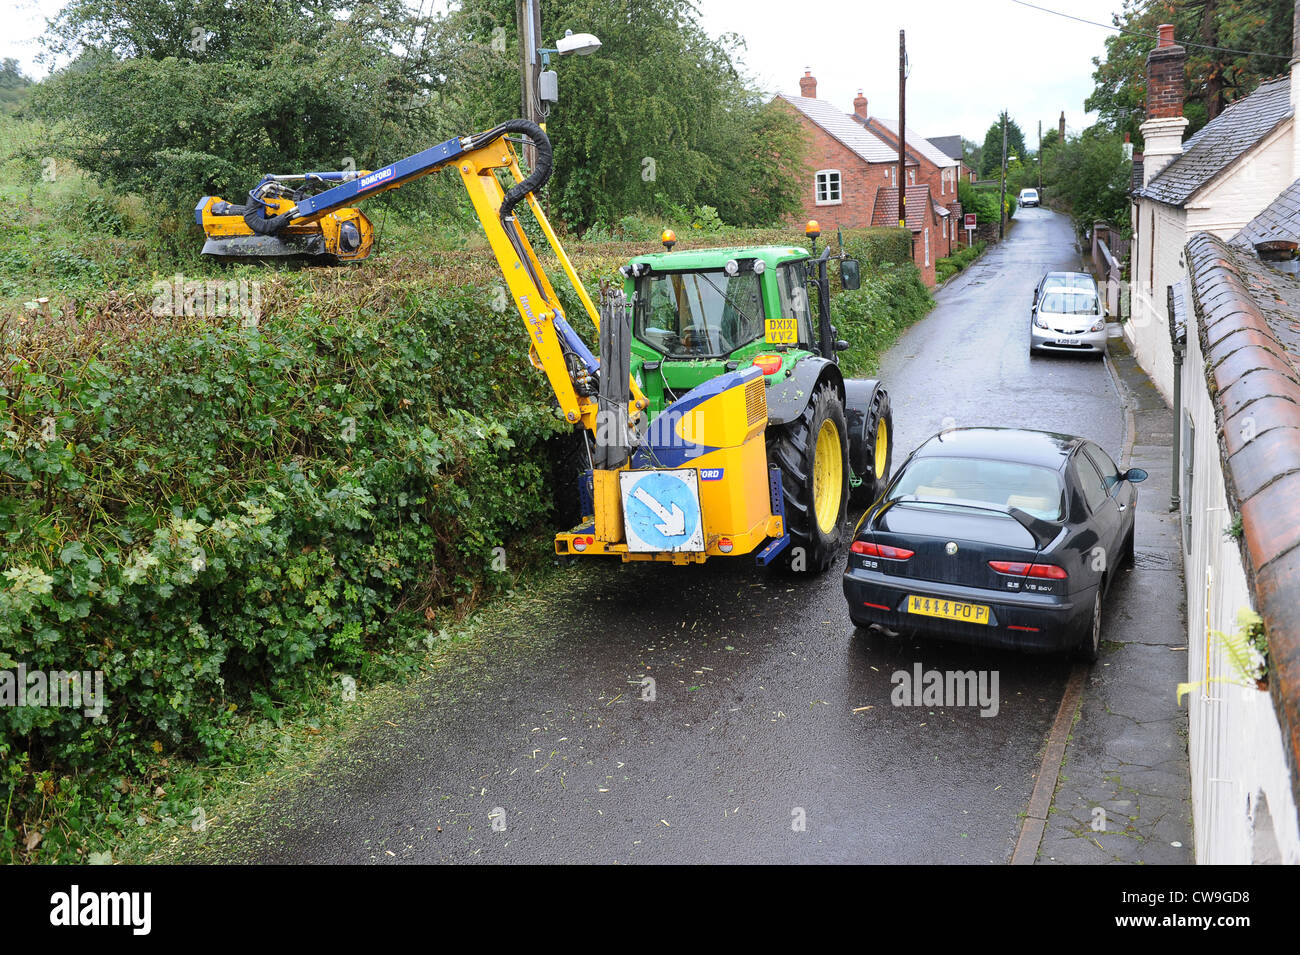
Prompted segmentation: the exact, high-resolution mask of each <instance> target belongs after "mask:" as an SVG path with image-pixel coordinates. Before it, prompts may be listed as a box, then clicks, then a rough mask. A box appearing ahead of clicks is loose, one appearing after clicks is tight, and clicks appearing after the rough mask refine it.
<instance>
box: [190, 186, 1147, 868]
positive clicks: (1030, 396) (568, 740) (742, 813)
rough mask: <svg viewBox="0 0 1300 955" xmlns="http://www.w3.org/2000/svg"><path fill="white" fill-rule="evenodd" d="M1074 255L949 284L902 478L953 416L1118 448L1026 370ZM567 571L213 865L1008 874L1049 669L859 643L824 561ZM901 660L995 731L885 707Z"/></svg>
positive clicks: (1055, 687) (1098, 397)
mask: <svg viewBox="0 0 1300 955" xmlns="http://www.w3.org/2000/svg"><path fill="white" fill-rule="evenodd" d="M1078 264H1079V256H1078V253H1077V251H1076V249H1075V246H1074V241H1073V236H1072V233H1071V229H1070V225H1069V223H1068V220H1066V219H1065V218H1063V217H1061V216H1058V215H1056V214H1055V213H1052V212H1051V211H1049V210H1046V209H1041V208H1039V209H1025V210H1021V211H1020V212H1019V214H1018V216H1017V223H1016V225H1015V227H1014V228H1013V229H1012V230H1011V231H1010V233H1009V235H1008V238H1007V240H1006V241H1005V242H1004V243H1003V244H1001V245H999V246H996V247H994V248H992V249H991V250H990V251H989V252H988V253H987V254H986V255H985V256H984V258H983V259H982V260H980V261H979V262H978V263H977V264H975V265H974V266H972V267H971V268H970V269H969V270H968V271H967V272H966V273H965V274H963V275H960V276H958V277H957V278H956V279H955V280H953V281H952V282H950V283H949V285H948V287H946V288H944V289H943V290H941V291H940V292H939V293H938V296H937V299H938V303H939V304H938V307H937V308H935V310H934V311H933V313H932V314H931V315H930V316H929V317H928V318H926V319H925V320H924V321H923V322H921V323H920V324H918V325H917V326H916V327H914V328H913V329H911V330H910V331H909V332H908V333H907V334H906V335H905V336H904V337H903V338H902V339H901V340H900V342H899V343H898V344H897V346H896V347H895V348H893V349H892V350H891V351H890V352H889V354H888V355H887V356H886V357H885V359H884V361H883V364H882V368H881V378H882V379H883V380H884V381H885V383H886V384H887V386H888V387H889V389H890V392H891V394H892V396H893V406H894V423H895V435H896V438H897V444H896V447H895V458H894V463H895V467H897V466H898V465H899V464H901V463H902V460H903V457H904V456H905V453H906V452H907V451H910V450H911V449H912V448H913V447H915V446H916V445H917V444H919V443H920V442H921V441H922V440H924V439H925V438H927V437H928V436H929V435H931V434H932V433H934V432H935V431H937V430H939V429H940V428H941V427H942V426H944V425H945V424H946V425H954V424H956V425H963V426H964V425H1011V426H1022V427H1033V428H1043V429H1048V430H1061V431H1067V432H1072V433H1077V434H1084V435H1087V436H1089V437H1091V438H1093V439H1095V440H1097V441H1098V442H1099V443H1100V444H1101V445H1102V446H1103V447H1105V448H1106V449H1107V450H1108V451H1110V452H1111V454H1112V455H1113V456H1115V457H1117V458H1118V457H1119V455H1120V451H1121V444H1122V442H1123V439H1124V416H1123V410H1122V407H1121V403H1120V399H1119V397H1118V395H1117V393H1116V391H1115V389H1114V386H1113V385H1112V382H1111V379H1110V375H1109V373H1108V372H1107V370H1106V367H1105V365H1104V364H1103V363H1101V362H1098V361H1096V360H1090V359H1075V358H1072V357H1055V356H1053V357H1044V358H1035V359H1033V360H1032V362H1031V360H1030V359H1029V357H1028V352H1027V339H1028V312H1029V304H1030V300H1031V298H1032V294H1033V288H1034V285H1035V283H1036V282H1037V280H1038V279H1039V278H1040V277H1041V275H1042V274H1043V273H1044V272H1045V271H1048V270H1049V269H1053V268H1067V269H1070V268H1077V267H1078ZM571 579H572V581H573V589H572V590H566V591H564V592H561V593H559V594H553V595H550V596H548V597H547V598H546V599H545V600H544V601H541V602H535V603H533V604H529V603H527V602H524V603H521V604H520V605H519V606H518V607H514V608H506V609H503V611H502V612H501V613H500V614H497V615H495V616H494V615H492V614H489V620H490V621H495V622H492V623H490V624H489V625H488V627H487V628H486V632H485V633H484V634H483V635H482V638H481V639H480V640H479V641H478V642H477V643H476V645H475V647H474V648H472V649H469V650H467V651H465V653H464V654H462V656H461V658H460V659H458V660H457V661H456V665H454V666H451V667H448V668H447V669H445V670H444V671H440V672H439V673H438V674H437V675H435V676H433V677H431V678H428V679H427V681H426V683H425V685H423V686H421V688H420V700H419V702H418V703H414V704H411V705H408V706H404V707H401V708H400V711H395V712H394V713H393V714H392V715H391V717H390V722H391V723H392V724H396V725H395V726H394V725H388V723H384V722H382V721H380V722H378V723H377V725H376V726H375V727H374V728H373V729H369V730H367V731H366V732H364V733H363V734H361V735H360V736H359V737H358V739H357V740H356V741H355V742H354V743H353V745H352V748H351V750H350V751H349V752H348V753H347V754H346V756H344V757H341V758H338V759H336V760H334V761H332V762H330V763H327V764H326V765H325V766H323V767H321V768H320V770H319V771H318V772H317V773H316V774H315V776H314V777H313V778H312V779H310V780H308V781H307V782H305V783H303V784H301V785H300V786H299V787H298V788H297V789H296V790H295V791H293V792H290V793H286V794H283V795H282V796H281V797H280V798H277V799H275V800H274V805H268V806H266V807H265V811H264V812H262V813H260V814H259V821H257V822H255V823H253V824H252V825H251V826H250V827H248V828H241V831H240V832H239V833H237V834H236V833H229V832H228V833H225V834H223V836H222V837H221V843H222V844H221V847H220V849H219V850H217V851H218V852H219V853H220V855H221V857H222V858H223V859H226V860H229V861H259V862H279V863H340V862H357V863H368V862H380V863H385V862H491V863H504V862H515V863H518V862H551V863H560V862H566V863H568V862H605V863H627V862H891V863H904V862H908V863H910V862H938V863H951V862H971V863H1002V862H1006V861H1007V860H1008V859H1009V858H1010V856H1011V852H1012V849H1013V847H1014V844H1015V840H1016V836H1017V834H1018V831H1019V824H1020V818H1019V815H1020V814H1021V813H1022V812H1023V811H1024V810H1025V807H1026V804H1027V802H1028V800H1029V795H1030V791H1031V789H1032V787H1033V783H1034V774H1035V773H1036V772H1037V770H1038V764H1039V759H1040V757H1041V754H1042V748H1043V745H1044V740H1045V738H1046V736H1047V734H1048V730H1049V728H1050V725H1051V722H1052V719H1053V716H1054V715H1055V711H1056V708H1057V705H1058V703H1059V700H1060V697H1061V694H1062V691H1063V688H1064V685H1065V681H1066V677H1067V675H1068V673H1069V667H1070V665H1069V662H1068V661H1067V660H1065V659H1064V658H1060V657H1050V656H1038V657H1035V656H1022V655H1017V654H1013V653H1003V652H998V651H991V650H977V649H969V648H965V647H961V646H954V645H945V644H941V643H933V642H925V643H914V642H912V641H910V640H890V639H888V638H885V637H883V636H879V635H874V634H866V633H860V632H859V633H856V634H855V632H854V629H853V627H852V625H851V623H850V622H849V618H848V614H847V610H846V608H845V604H844V597H843V594H842V591H841V584H840V574H839V572H838V570H832V571H831V572H828V573H827V574H825V575H824V576H823V577H821V578H819V579H815V580H812V581H795V580H789V579H786V578H781V577H773V576H769V575H767V574H765V573H763V572H760V571H757V570H755V569H754V568H753V567H752V565H751V564H750V563H749V561H748V560H737V561H735V562H731V563H724V562H721V561H713V562H710V563H709V564H707V565H705V566H704V567H702V568H698V567H697V568H677V567H666V566H651V565H627V566H620V565H609V564H605V565H602V566H600V567H592V566H582V567H579V568H576V569H574V570H572V571H571ZM506 603H508V601H507V602H506ZM1108 616H1111V614H1108ZM917 664H920V665H921V666H922V667H923V669H927V670H928V669H939V670H946V669H957V670H969V669H975V670H987V671H995V672H996V673H997V676H998V698H999V702H998V709H997V713H996V715H990V716H981V715H980V711H979V709H978V708H976V707H965V708H949V709H944V708H940V707H895V706H893V705H891V701H890V694H891V691H892V690H893V688H894V687H893V684H892V683H891V680H890V677H891V674H892V673H894V672H895V671H897V670H905V671H908V672H909V673H910V672H912V671H913V668H914V666H915V665H917ZM646 677H651V678H653V680H654V681H655V685H654V689H655V694H654V697H655V698H654V699H653V700H647V699H642V695H643V681H644V679H645V678H646ZM498 810H499V813H498V812H497V811H498ZM494 820H495V822H496V828H494V825H493V823H494ZM801 824H802V825H801ZM205 861H206V860H205Z"/></svg>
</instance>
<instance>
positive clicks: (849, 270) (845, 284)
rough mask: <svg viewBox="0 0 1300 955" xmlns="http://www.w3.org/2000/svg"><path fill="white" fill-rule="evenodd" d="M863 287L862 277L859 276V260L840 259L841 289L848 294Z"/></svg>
mask: <svg viewBox="0 0 1300 955" xmlns="http://www.w3.org/2000/svg"><path fill="white" fill-rule="evenodd" d="M861 287H862V277H861V276H860V275H859V274H858V260H857V259H840V288H842V289H844V291H846V292H856V291H857V290H858V289H860V288H861Z"/></svg>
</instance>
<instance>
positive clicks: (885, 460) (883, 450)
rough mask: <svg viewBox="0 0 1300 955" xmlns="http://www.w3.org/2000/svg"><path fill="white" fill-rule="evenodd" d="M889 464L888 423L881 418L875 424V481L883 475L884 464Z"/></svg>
mask: <svg viewBox="0 0 1300 955" xmlns="http://www.w3.org/2000/svg"><path fill="white" fill-rule="evenodd" d="M887 464H889V425H888V424H886V423H885V419H884V418H881V419H880V422H879V424H877V425H876V472H875V478H876V480H877V481H880V480H883V479H884V477H885V466H886V465H887Z"/></svg>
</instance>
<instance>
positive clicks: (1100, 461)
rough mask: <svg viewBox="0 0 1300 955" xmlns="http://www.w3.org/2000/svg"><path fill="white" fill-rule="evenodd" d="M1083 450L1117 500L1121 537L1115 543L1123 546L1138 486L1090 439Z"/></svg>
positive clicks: (1131, 522) (1132, 513) (1131, 521)
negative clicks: (1125, 478) (1126, 477)
mask: <svg viewBox="0 0 1300 955" xmlns="http://www.w3.org/2000/svg"><path fill="white" fill-rule="evenodd" d="M1083 450H1084V453H1085V454H1087V455H1088V458H1089V460H1091V461H1092V463H1093V464H1094V465H1095V466H1096V468H1097V471H1098V472H1099V473H1100V474H1101V477H1102V480H1104V481H1105V482H1106V487H1107V489H1108V490H1109V491H1110V496H1111V498H1112V499H1113V500H1114V501H1115V508H1116V510H1118V511H1119V516H1120V522H1119V523H1120V526H1119V537H1118V538H1117V539H1116V540H1115V542H1114V544H1115V547H1117V548H1122V547H1123V545H1124V539H1125V537H1127V536H1128V532H1129V529H1130V528H1131V527H1132V526H1133V521H1134V505H1136V504H1137V488H1136V487H1134V486H1133V484H1132V483H1131V482H1129V481H1126V480H1124V475H1123V474H1122V473H1121V472H1120V469H1119V466H1118V465H1117V464H1116V463H1115V462H1114V460H1112V459H1111V456H1110V455H1109V454H1107V453H1106V452H1105V451H1104V450H1102V448H1101V447H1100V446H1099V445H1096V444H1093V443H1092V442H1091V441H1089V442H1088V443H1087V444H1086V445H1084V449H1083ZM1116 553H1118V551H1116Z"/></svg>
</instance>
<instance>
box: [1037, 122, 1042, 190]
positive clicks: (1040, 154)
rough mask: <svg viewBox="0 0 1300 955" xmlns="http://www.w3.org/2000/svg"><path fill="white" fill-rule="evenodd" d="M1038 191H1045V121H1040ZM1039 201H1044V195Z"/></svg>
mask: <svg viewBox="0 0 1300 955" xmlns="http://www.w3.org/2000/svg"><path fill="white" fill-rule="evenodd" d="M1038 191H1039V193H1042V191H1043V121H1042V120H1041V119H1040V120H1039V121H1038ZM1038 201H1039V202H1040V203H1041V202H1042V201H1043V197H1042V195H1039V197H1038Z"/></svg>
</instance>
